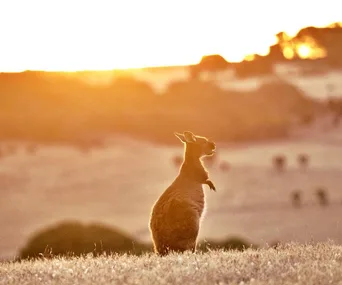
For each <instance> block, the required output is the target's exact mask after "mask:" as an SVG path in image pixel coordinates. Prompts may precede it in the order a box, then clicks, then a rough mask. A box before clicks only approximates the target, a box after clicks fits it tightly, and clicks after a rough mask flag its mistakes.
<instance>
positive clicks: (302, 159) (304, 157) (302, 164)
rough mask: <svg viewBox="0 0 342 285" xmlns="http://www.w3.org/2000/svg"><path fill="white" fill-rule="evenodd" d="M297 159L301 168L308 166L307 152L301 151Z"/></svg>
mask: <svg viewBox="0 0 342 285" xmlns="http://www.w3.org/2000/svg"><path fill="white" fill-rule="evenodd" d="M297 161H298V164H299V166H300V167H301V168H306V167H308V164H309V156H308V155H307V154H305V153H301V154H299V155H298V156H297Z"/></svg>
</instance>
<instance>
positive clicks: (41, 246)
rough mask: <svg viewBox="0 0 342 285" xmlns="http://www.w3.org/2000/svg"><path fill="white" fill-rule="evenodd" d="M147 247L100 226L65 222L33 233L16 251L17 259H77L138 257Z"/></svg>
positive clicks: (112, 229) (113, 230)
mask: <svg viewBox="0 0 342 285" xmlns="http://www.w3.org/2000/svg"><path fill="white" fill-rule="evenodd" d="M150 250H151V248H150V247H149V246H147V245H145V244H142V243H140V242H138V241H136V240H134V239H133V238H132V237H130V236H128V235H126V234H125V233H123V232H121V231H119V230H117V229H114V228H111V227H108V226H105V225H102V224H90V225H83V224H81V223H79V222H76V221H65V222H61V223H58V224H56V225H53V226H49V227H47V228H45V229H43V230H40V231H38V232H36V233H35V234H34V235H33V236H32V237H31V238H30V239H29V241H28V242H27V244H26V246H25V247H24V248H22V249H21V250H20V253H19V259H26V258H37V257H40V256H44V257H48V256H50V255H55V256H56V255H57V256H69V255H73V256H80V255H82V254H87V253H93V254H95V255H99V254H103V253H129V254H135V255H140V254H142V253H143V252H147V251H150Z"/></svg>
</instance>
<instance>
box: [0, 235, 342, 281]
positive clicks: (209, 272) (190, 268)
mask: <svg viewBox="0 0 342 285" xmlns="http://www.w3.org/2000/svg"><path fill="white" fill-rule="evenodd" d="M341 268H342V246H338V245H336V244H334V243H333V242H326V243H317V244H306V245H301V244H295V243H290V244H286V245H282V246H280V247H278V248H277V249H273V248H268V249H259V250H246V251H244V252H239V251H212V252H209V253H206V254H190V253H186V254H174V255H169V256H166V257H158V256H156V255H154V254H150V255H145V256H142V257H134V256H128V255H121V256H119V255H113V256H101V257H92V256H91V255H88V256H85V257H82V258H71V259H61V258H55V259H51V260H37V261H25V262H21V263H19V262H13V263H10V262H9V263H2V264H0V276H1V277H0V284H6V285H11V284H20V285H26V284H61V285H66V284H75V285H76V284H82V285H83V284H84V285H86V284H197V285H200V284H230V285H233V284H310V285H315V284H342V270H341Z"/></svg>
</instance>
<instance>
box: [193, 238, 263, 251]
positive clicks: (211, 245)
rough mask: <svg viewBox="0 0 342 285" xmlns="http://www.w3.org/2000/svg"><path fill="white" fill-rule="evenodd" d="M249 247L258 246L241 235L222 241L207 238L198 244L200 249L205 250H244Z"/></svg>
mask: <svg viewBox="0 0 342 285" xmlns="http://www.w3.org/2000/svg"><path fill="white" fill-rule="evenodd" d="M248 248H257V246H256V245H254V244H252V243H250V242H248V241H246V240H244V239H242V238H239V237H231V238H228V239H226V240H222V241H214V240H205V241H202V242H200V243H199V245H198V250H199V251H203V252H207V251H210V250H217V249H224V250H239V251H243V250H245V249H248Z"/></svg>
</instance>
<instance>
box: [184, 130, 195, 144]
mask: <svg viewBox="0 0 342 285" xmlns="http://www.w3.org/2000/svg"><path fill="white" fill-rule="evenodd" d="M184 138H185V140H186V142H188V143H194V142H196V136H195V135H194V134H193V133H192V132H189V131H185V132H184Z"/></svg>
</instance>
